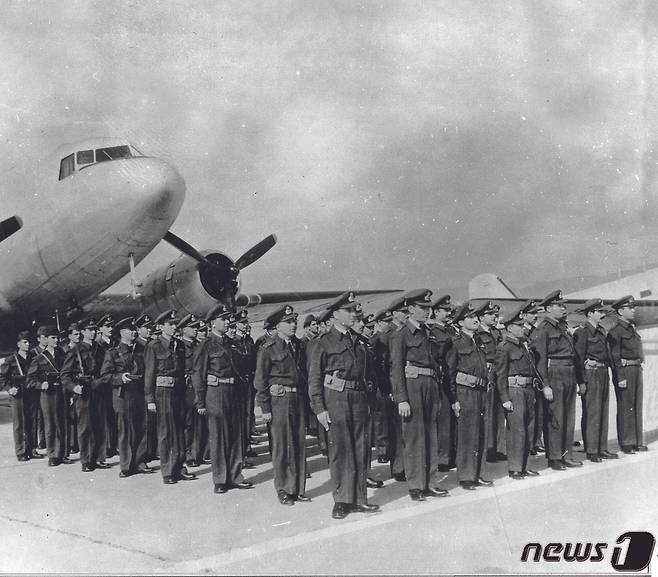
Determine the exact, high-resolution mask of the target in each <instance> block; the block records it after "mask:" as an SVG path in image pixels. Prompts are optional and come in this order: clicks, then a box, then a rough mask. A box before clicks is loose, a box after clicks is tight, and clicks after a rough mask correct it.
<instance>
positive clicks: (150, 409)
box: [146, 403, 155, 413]
mask: <svg viewBox="0 0 658 577" xmlns="http://www.w3.org/2000/svg"><path fill="white" fill-rule="evenodd" d="M146 408H147V409H148V410H149V411H150V412H151V413H155V403H148V404H147V405H146Z"/></svg>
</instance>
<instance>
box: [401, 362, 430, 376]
mask: <svg viewBox="0 0 658 577" xmlns="http://www.w3.org/2000/svg"><path fill="white" fill-rule="evenodd" d="M418 375H426V376H428V377H434V378H436V371H435V370H434V369H430V368H429V367H417V366H416V365H412V364H411V363H409V362H407V364H406V366H405V367H404V376H405V377H407V378H408V379H417V378H418Z"/></svg>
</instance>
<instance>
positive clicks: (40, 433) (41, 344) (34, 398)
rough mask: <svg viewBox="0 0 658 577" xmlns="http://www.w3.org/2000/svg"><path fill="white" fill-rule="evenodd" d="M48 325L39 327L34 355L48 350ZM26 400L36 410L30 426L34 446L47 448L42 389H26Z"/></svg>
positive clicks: (33, 350)
mask: <svg viewBox="0 0 658 577" xmlns="http://www.w3.org/2000/svg"><path fill="white" fill-rule="evenodd" d="M47 328H48V327H46V326H45V325H42V326H40V327H39V328H38V329H37V344H36V346H35V347H34V348H33V349H32V352H33V353H34V356H36V355H38V354H39V353H41V352H43V351H45V350H46V346H47V344H48V337H47V336H46V335H45V332H44V331H45V330H46V329H47ZM25 393H26V395H25V396H26V400H27V399H29V403H28V404H29V405H30V406H31V407H32V410H33V411H34V420H33V422H32V423H31V426H30V435H31V436H33V437H34V440H35V441H34V446H35V447H38V448H39V449H45V448H46V433H45V429H44V424H43V411H42V410H41V390H36V389H32V388H30V387H28V388H27V390H26V391H25Z"/></svg>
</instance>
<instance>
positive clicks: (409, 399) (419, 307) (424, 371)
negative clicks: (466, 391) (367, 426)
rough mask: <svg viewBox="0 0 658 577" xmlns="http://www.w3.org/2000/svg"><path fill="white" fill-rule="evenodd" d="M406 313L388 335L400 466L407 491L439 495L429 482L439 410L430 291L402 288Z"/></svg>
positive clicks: (434, 462) (435, 454) (443, 493)
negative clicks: (400, 446) (398, 423)
mask: <svg viewBox="0 0 658 577" xmlns="http://www.w3.org/2000/svg"><path fill="white" fill-rule="evenodd" d="M405 306H406V307H407V310H408V311H409V318H408V319H407V322H406V324H405V326H403V327H402V328H400V330H398V331H397V332H395V333H394V334H393V336H392V338H391V341H390V351H391V385H392V387H393V399H394V400H395V402H396V403H397V408H398V414H399V415H400V417H401V419H402V439H403V447H404V448H403V451H404V471H405V474H406V476H407V487H408V489H409V496H410V497H411V499H412V500H413V501H424V500H425V497H426V496H432V497H443V496H446V495H447V494H448V491H446V490H445V489H439V488H433V487H431V484H432V483H433V480H434V474H435V472H436V470H437V465H438V463H437V459H438V454H439V451H438V440H437V419H438V411H439V381H438V370H439V368H438V366H437V364H436V358H435V354H436V352H435V351H434V350H433V346H435V343H434V344H433V342H432V341H433V337H431V336H430V332H429V329H428V328H427V325H426V322H427V320H428V318H429V313H430V310H431V307H432V291H430V290H427V289H417V290H413V291H410V292H408V293H406V294H405Z"/></svg>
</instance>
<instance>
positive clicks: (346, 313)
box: [308, 292, 379, 519]
mask: <svg viewBox="0 0 658 577" xmlns="http://www.w3.org/2000/svg"><path fill="white" fill-rule="evenodd" d="M360 307H361V305H360V304H359V303H358V302H356V300H355V299H354V293H352V292H345V293H343V294H342V295H340V296H339V297H337V298H336V299H335V300H334V301H333V302H331V304H330V305H329V307H328V308H329V309H330V310H331V311H332V315H333V325H332V327H331V329H330V330H329V332H328V333H325V334H324V335H322V336H321V337H320V338H319V339H318V342H317V345H316V346H314V347H313V350H312V351H311V359H310V361H309V376H308V379H309V381H308V386H309V395H310V398H311V408H312V409H313V412H314V413H315V414H316V415H317V418H318V422H319V423H320V425H321V426H322V427H324V428H325V429H326V430H327V431H328V433H329V472H330V474H331V482H332V485H333V498H334V503H335V504H334V508H333V511H332V517H333V518H334V519H343V518H345V517H346V516H347V515H348V514H349V513H350V512H362V513H370V512H374V511H377V510H378V509H379V507H378V506H377V505H371V504H369V503H368V500H367V493H366V490H367V489H366V477H367V474H368V442H369V435H368V431H367V430H366V427H367V425H368V400H367V390H366V378H367V365H366V363H367V354H366V350H365V347H364V346H363V344H361V343H360V342H359V341H358V340H357V339H356V336H355V335H354V333H352V332H351V331H350V327H351V326H352V325H353V324H354V322H355V320H356V316H357V311H358V310H359V309H360Z"/></svg>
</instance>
